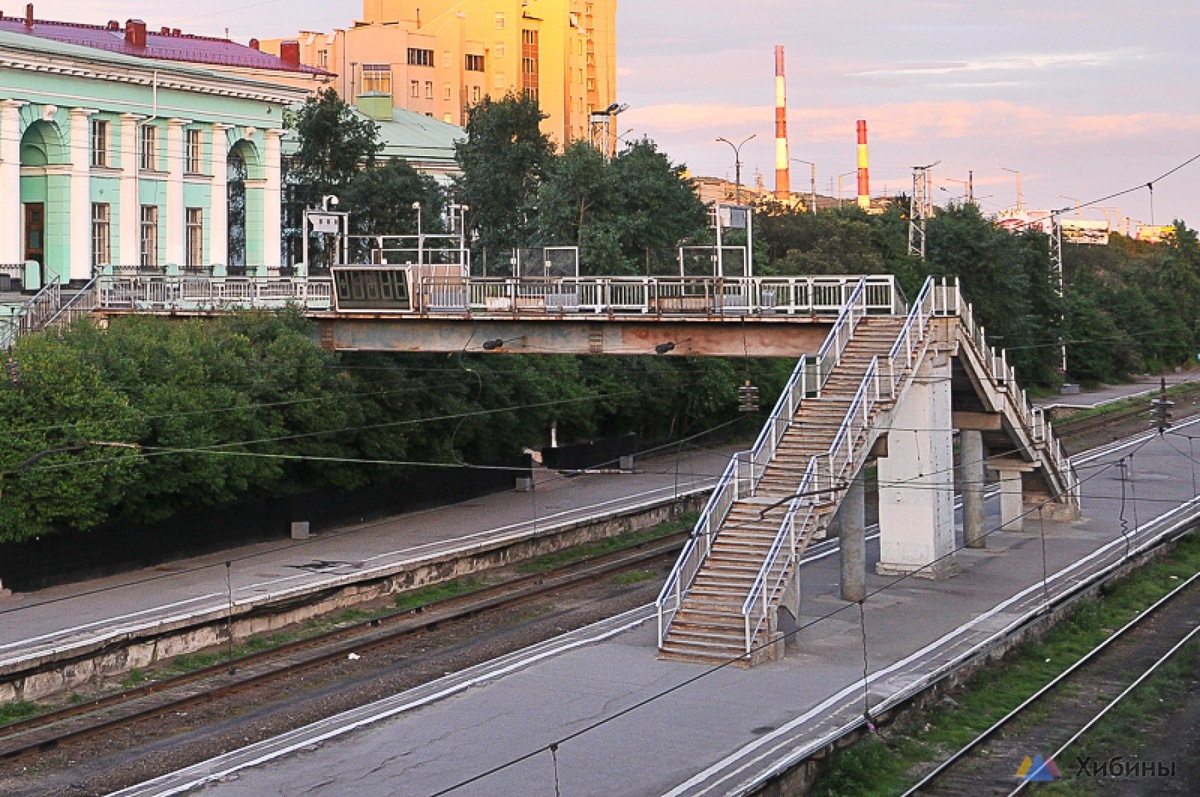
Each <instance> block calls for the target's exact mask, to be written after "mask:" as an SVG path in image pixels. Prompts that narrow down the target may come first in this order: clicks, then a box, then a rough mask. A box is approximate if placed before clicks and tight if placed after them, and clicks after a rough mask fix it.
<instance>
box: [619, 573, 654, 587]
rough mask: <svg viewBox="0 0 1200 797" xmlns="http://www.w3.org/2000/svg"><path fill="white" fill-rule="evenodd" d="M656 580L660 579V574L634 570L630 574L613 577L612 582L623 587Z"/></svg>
mask: <svg viewBox="0 0 1200 797" xmlns="http://www.w3.org/2000/svg"><path fill="white" fill-rule="evenodd" d="M656 578H658V573H656V572H654V571H653V570H634V571H632V572H630V573H618V574H617V575H615V576H613V578H612V582H613V583H614V584H616V585H618V586H622V587H623V586H626V585H628V584H640V583H641V582H643V581H651V580H653V579H656Z"/></svg>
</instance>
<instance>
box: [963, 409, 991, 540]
mask: <svg viewBox="0 0 1200 797" xmlns="http://www.w3.org/2000/svg"><path fill="white" fill-rule="evenodd" d="M959 458H960V462H959V466H960V468H961V474H962V475H961V477H960V480H961V482H962V497H963V515H962V516H963V544H965V545H966V546H967V547H968V548H986V547H987V537H986V536H985V533H984V530H983V484H984V478H983V473H984V471H983V433H982V432H978V431H974V430H969V429H964V430H963V431H962V432H961V433H960V434H959Z"/></svg>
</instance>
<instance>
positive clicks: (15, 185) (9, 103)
mask: <svg viewBox="0 0 1200 797" xmlns="http://www.w3.org/2000/svg"><path fill="white" fill-rule="evenodd" d="M23 105H25V103H23V102H20V101H19V100H0V263H5V264H7V265H15V264H17V263H22V262H24V260H25V252H23V251H22V249H21V239H22V237H23V230H22V229H21V225H22V217H23V214H22V212H21V106H23Z"/></svg>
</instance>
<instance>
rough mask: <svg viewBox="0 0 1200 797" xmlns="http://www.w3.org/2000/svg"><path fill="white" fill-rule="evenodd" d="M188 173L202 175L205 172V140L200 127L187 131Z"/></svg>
mask: <svg viewBox="0 0 1200 797" xmlns="http://www.w3.org/2000/svg"><path fill="white" fill-rule="evenodd" d="M186 135H187V141H186V150H187V171H188V174H200V173H202V172H203V171H204V139H203V138H202V133H201V130H200V128H198V127H190V128H188V130H187V134H186Z"/></svg>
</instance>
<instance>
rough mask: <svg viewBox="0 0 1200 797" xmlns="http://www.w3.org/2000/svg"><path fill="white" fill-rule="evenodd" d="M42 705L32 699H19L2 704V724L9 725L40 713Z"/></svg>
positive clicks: (0, 723)
mask: <svg viewBox="0 0 1200 797" xmlns="http://www.w3.org/2000/svg"><path fill="white" fill-rule="evenodd" d="M41 710H42V707H41V706H39V705H38V704H37V703H34V702H33V701H32V700H17V701H14V702H12V703H5V704H4V705H3V706H0V725H9V724H11V723H13V722H20V721H21V720H23V719H28V718H29V717H32V716H33V715H34V714H38V713H40V712H41Z"/></svg>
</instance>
